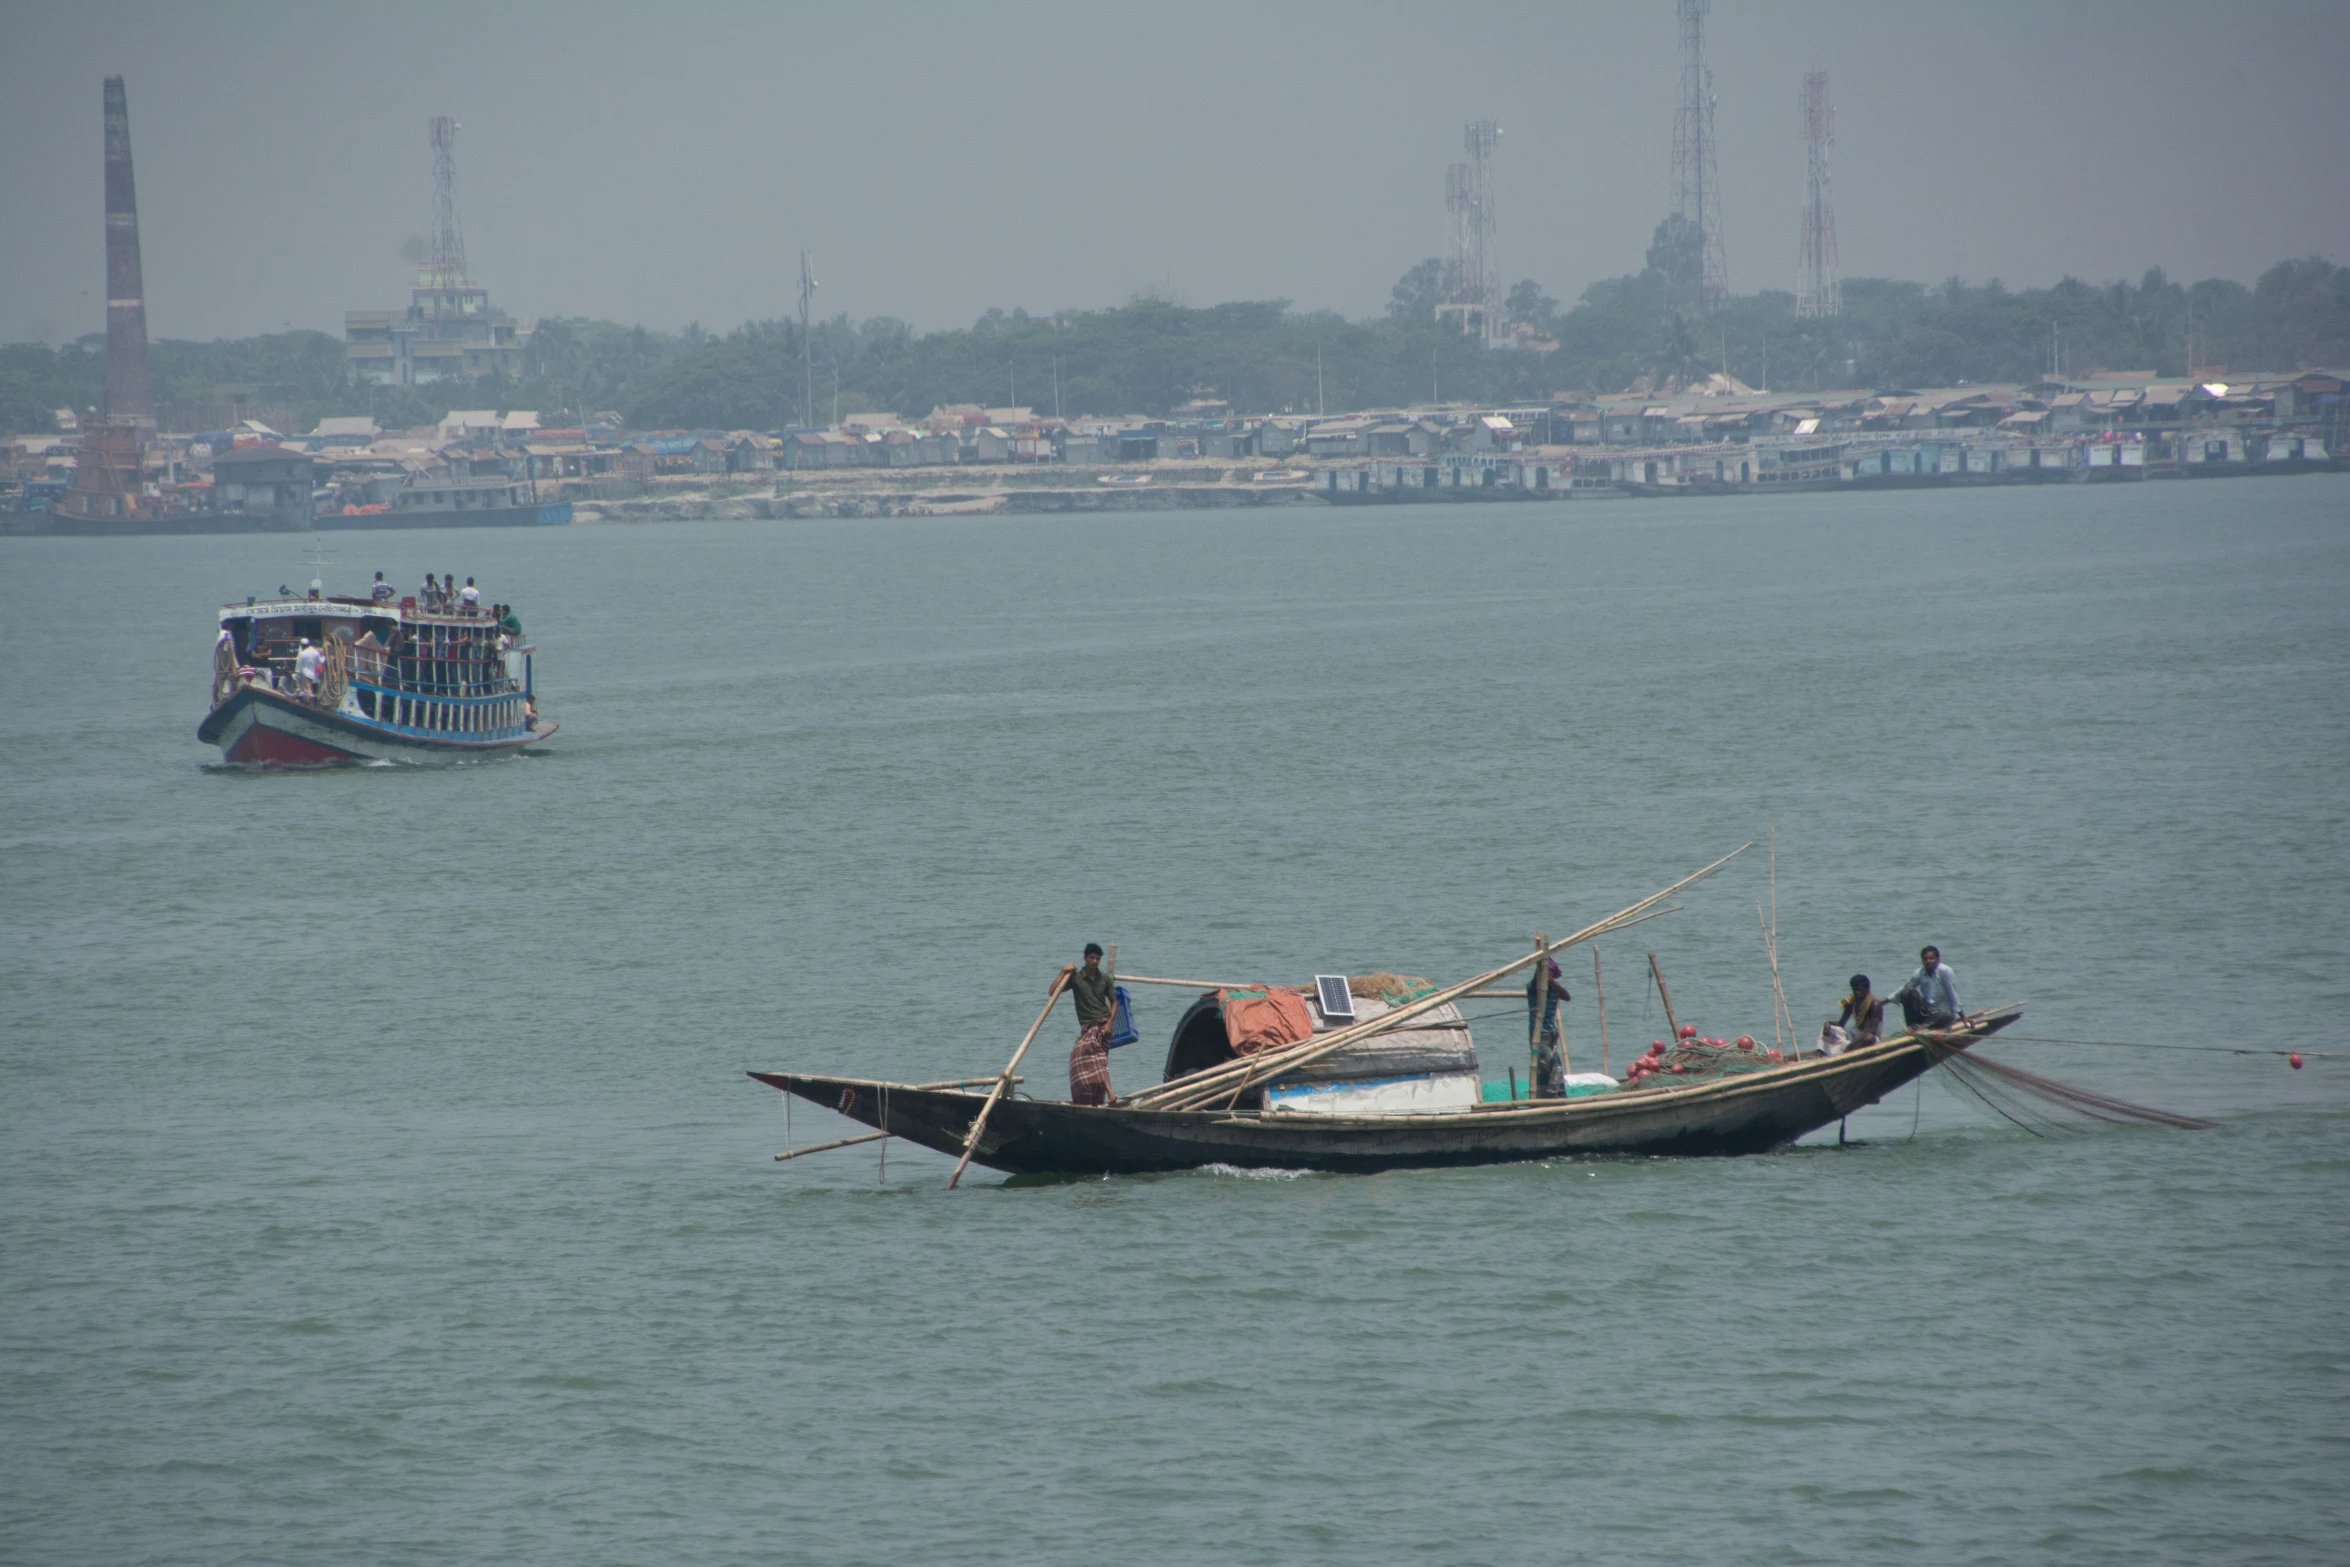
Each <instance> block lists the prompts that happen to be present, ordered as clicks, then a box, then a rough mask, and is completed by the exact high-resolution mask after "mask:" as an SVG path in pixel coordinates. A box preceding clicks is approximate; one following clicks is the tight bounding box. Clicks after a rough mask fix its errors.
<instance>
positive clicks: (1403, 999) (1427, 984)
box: [1346, 969, 1436, 1007]
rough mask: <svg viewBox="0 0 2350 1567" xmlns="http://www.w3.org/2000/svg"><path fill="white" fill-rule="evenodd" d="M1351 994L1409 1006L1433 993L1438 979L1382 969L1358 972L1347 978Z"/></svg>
mask: <svg viewBox="0 0 2350 1567" xmlns="http://www.w3.org/2000/svg"><path fill="white" fill-rule="evenodd" d="M1346 989H1347V993H1348V994H1349V995H1356V996H1368V997H1371V998H1372V999H1374V1000H1378V1001H1384V1002H1386V1003H1387V1004H1388V1005H1389V1006H1391V1007H1401V1006H1408V1005H1410V1004H1411V1003H1412V1002H1415V1001H1417V1000H1419V999H1420V998H1421V997H1422V996H1425V995H1430V994H1432V993H1433V992H1434V991H1435V989H1436V981H1434V980H1432V979H1422V978H1420V977H1419V976H1418V975H1416V974H1390V973H1388V972H1387V970H1385V969H1381V970H1380V971H1379V972H1378V973H1376V974H1357V975H1355V976H1353V977H1352V978H1350V979H1349V980H1347V982H1346Z"/></svg>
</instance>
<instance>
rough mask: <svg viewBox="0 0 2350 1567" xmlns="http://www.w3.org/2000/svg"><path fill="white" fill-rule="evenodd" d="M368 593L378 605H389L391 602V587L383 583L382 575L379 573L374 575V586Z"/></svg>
mask: <svg viewBox="0 0 2350 1567" xmlns="http://www.w3.org/2000/svg"><path fill="white" fill-rule="evenodd" d="M369 592H370V594H371V595H372V596H373V598H374V599H375V602H376V603H378V604H389V603H390V602H391V601H392V585H391V584H390V583H388V582H386V581H384V574H383V573H382V572H380V571H379V572H377V573H376V574H375V586H374V587H373V588H372V589H370V590H369Z"/></svg>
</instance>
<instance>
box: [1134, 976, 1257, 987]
mask: <svg viewBox="0 0 2350 1567" xmlns="http://www.w3.org/2000/svg"><path fill="white" fill-rule="evenodd" d="M1125 982H1126V983H1127V984H1129V985H1172V986H1174V987H1175V988H1176V989H1177V990H1246V989H1248V988H1250V986H1251V985H1252V984H1254V983H1255V981H1249V982H1245V983H1244V982H1241V981H1236V980H1223V979H1153V978H1151V977H1150V976H1149V975H1148V974H1128V975H1126V976H1125Z"/></svg>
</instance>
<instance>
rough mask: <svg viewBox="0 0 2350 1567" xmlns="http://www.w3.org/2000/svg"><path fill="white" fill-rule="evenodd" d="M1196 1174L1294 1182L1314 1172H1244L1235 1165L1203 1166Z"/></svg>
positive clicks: (1245, 1179)
mask: <svg viewBox="0 0 2350 1567" xmlns="http://www.w3.org/2000/svg"><path fill="white" fill-rule="evenodd" d="M1196 1173H1197V1174H1200V1175H1223V1176H1230V1177H1231V1178H1233V1179H1234V1180H1241V1181H1294V1180H1297V1179H1299V1178H1301V1177H1303V1176H1308V1175H1312V1174H1314V1173H1315V1172H1314V1171H1312V1170H1245V1169H1242V1168H1241V1167H1240V1166H1239V1165H1237V1164H1203V1165H1201V1166H1200V1167H1199V1169H1198V1171H1197V1172H1196Z"/></svg>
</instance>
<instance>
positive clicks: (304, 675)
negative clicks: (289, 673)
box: [294, 637, 326, 697]
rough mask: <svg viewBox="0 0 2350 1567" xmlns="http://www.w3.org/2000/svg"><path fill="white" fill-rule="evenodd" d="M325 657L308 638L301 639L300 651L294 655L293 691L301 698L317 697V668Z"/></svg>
mask: <svg viewBox="0 0 2350 1567" xmlns="http://www.w3.org/2000/svg"><path fill="white" fill-rule="evenodd" d="M325 661H326V655H325V654H324V653H323V652H321V651H320V650H319V648H318V645H317V644H316V643H314V642H312V641H311V640H310V639H309V638H308V637H304V638H303V639H302V651H301V652H299V653H297V654H295V655H294V689H295V691H296V692H297V693H299V694H300V695H302V696H311V697H314V696H316V695H318V668H319V665H320V664H322V663H324V662H325Z"/></svg>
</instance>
